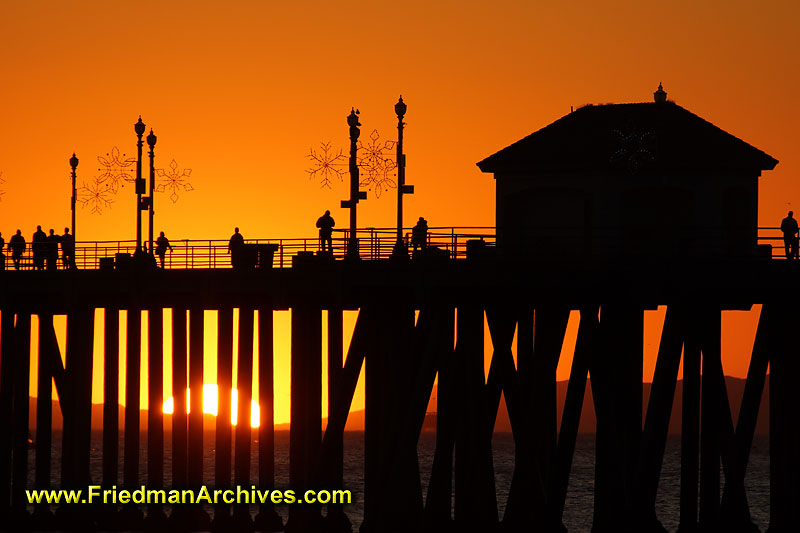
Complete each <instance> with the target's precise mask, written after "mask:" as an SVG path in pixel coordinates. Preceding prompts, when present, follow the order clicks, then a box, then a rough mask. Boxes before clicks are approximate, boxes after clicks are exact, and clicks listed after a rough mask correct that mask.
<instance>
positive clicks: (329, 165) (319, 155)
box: [306, 142, 347, 189]
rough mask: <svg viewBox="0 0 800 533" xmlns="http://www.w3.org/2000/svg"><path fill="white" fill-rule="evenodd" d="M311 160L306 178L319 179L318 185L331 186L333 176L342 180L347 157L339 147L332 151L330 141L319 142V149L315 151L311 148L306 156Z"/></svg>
mask: <svg viewBox="0 0 800 533" xmlns="http://www.w3.org/2000/svg"><path fill="white" fill-rule="evenodd" d="M306 157H308V158H309V159H310V160H311V163H312V165H313V166H312V167H311V168H310V169H308V170H306V172H308V179H310V180H313V179H319V182H320V187H327V188H328V189H330V188H331V182H332V181H333V179H334V178H337V179H338V180H339V181H342V180H343V178H342V176H343V175H344V173H345V164H346V161H347V158H346V157H345V156H344V153H342V149H341V148H340V149H339V151H338V152H333V151H332V149H331V143H330V142H327V143H320V151H319V152H317V151H316V150H314V149H313V148H311V150H310V151H309V154H308V155H307V156H306Z"/></svg>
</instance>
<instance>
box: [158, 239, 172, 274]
mask: <svg viewBox="0 0 800 533" xmlns="http://www.w3.org/2000/svg"><path fill="white" fill-rule="evenodd" d="M167 248H169V251H170V253H172V246H171V245H170V243H169V239H167V238H166V237H165V236H164V232H163V231H162V232H161V234H160V235H159V236H158V239H156V255H157V256H158V259H159V261H161V268H164V255H166V253H167Z"/></svg>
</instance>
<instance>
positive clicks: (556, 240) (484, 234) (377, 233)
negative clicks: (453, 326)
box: [4, 226, 786, 270]
mask: <svg viewBox="0 0 800 533" xmlns="http://www.w3.org/2000/svg"><path fill="white" fill-rule="evenodd" d="M514 231H515V229H514V228H509V230H508V233H509V237H512V234H513V233H514ZM349 233H350V232H349V230H334V233H333V239H332V248H333V251H332V257H333V258H334V259H337V258H342V257H344V256H345V255H346V249H347V243H348V241H349V239H350V235H349ZM630 233H631V232H630V230H628V234H626V233H625V232H622V233H621V232H620V229H619V228H596V227H595V228H592V229H591V231H590V232H587V230H586V229H585V228H578V227H572V228H564V227H552V228H539V229H537V230H536V231H535V232H531V231H527V232H524V235H523V237H524V238H522V241H523V244H521V245H520V246H519V248H520V251H522V252H525V251H526V250H533V251H534V252H538V254H539V255H542V256H544V255H545V254H550V255H551V256H552V257H554V258H557V257H558V256H559V255H564V257H565V258H566V257H569V258H572V257H580V256H584V257H587V256H591V257H594V256H597V255H603V256H614V255H619V254H628V255H631V254H634V255H636V254H637V253H643V254H646V253H651V252H653V251H655V252H656V253H657V252H658V251H659V250H661V251H662V252H665V253H667V254H668V253H669V252H670V250H674V249H680V248H681V247H682V246H684V243H681V242H678V243H677V244H676V243H675V242H672V243H663V242H659V240H658V239H654V240H653V239H650V238H649V237H648V236H647V232H646V228H644V229H641V228H640V229H639V231H638V232H634V233H641V236H640V237H639V238H637V237H636V235H633V236H632V235H630ZM411 237H412V229H411V228H405V229H404V230H403V242H404V244H405V246H406V248H407V249H408V252H409V255H410V256H412V257H413V255H414V253H415V251H414V248H415V247H414V246H413V240H412V238H411ZM357 238H358V241H359V257H360V258H361V259H364V260H381V259H388V258H390V257H391V256H392V253H393V251H394V249H395V245H396V241H397V232H396V229H395V228H363V229H359V230H358V232H357ZM689 238H690V239H691V241H692V243H691V244H686V246H692V247H694V248H695V249H696V250H698V251H701V252H703V251H709V250H722V249H724V246H726V243H725V233H724V230H723V229H722V228H706V229H704V230H703V231H693V232H692V233H691V235H689ZM672 240H673V241H674V240H675V239H672ZM470 241H482V242H483V243H484V244H485V245H487V246H490V247H491V246H495V245H496V244H497V229H496V228H495V227H486V226H462V227H432V228H429V230H428V234H427V238H426V248H427V253H433V254H439V255H440V256H442V257H448V258H450V259H462V258H465V257H466V256H467V248H468V243H469V242H470ZM630 243H633V248H635V249H633V248H632V247H631V246H630ZM170 244H171V246H172V250H171V251H167V253H166V255H165V258H164V267H165V268H168V269H217V268H231V267H232V264H231V254H230V250H229V247H228V241H227V240H224V239H175V240H172V241H170ZM757 244H758V245H759V246H758V250H757V253H756V256H757V257H761V258H772V259H785V258H786V255H785V252H784V241H783V234H782V233H781V231H780V228H778V227H762V228H758V236H757ZM245 248H246V249H249V250H251V251H252V252H253V254H251V256H252V257H254V258H255V259H253V260H252V262H253V264H256V263H257V264H258V266H259V267H261V268H264V267H267V268H269V267H271V268H286V267H291V265H292V261H293V258H294V257H296V256H297V255H299V254H317V253H319V251H320V249H321V243H320V240H319V238H317V237H310V238H309V237H306V238H288V239H271V238H270V239H247V240H245ZM44 249H46V245H43V250H44ZM135 251H136V242H135V241H134V240H118V241H79V242H77V243H76V250H75V264H76V266H77V268H79V269H98V268H103V266H104V265H108V266H109V267H110V266H111V265H113V264H116V265H117V266H118V267H119V266H120V265H124V263H125V261H128V260H129V259H130V258H131V257H132V256H133V254H134V252H135ZM4 253H5V268H6V269H13V268H14V264H13V262H12V258H11V251H10V250H4ZM43 253H44V252H43ZM259 254H260V258H259ZM265 254H266V259H265ZM156 260H158V259H157V258H156ZM55 263H56V268H58V269H63V268H64V265H63V262H62V258H61V253H60V251H59V254H58V260H57V261H55ZM33 264H34V261H33V248H32V243H28V244H27V248H26V250H25V252H24V254H23V255H22V258H21V261H20V268H21V269H24V270H30V269H33Z"/></svg>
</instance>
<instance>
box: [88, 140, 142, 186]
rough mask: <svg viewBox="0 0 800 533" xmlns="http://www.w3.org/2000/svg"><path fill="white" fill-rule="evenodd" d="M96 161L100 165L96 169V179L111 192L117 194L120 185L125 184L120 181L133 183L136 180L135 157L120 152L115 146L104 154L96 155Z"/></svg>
mask: <svg viewBox="0 0 800 533" xmlns="http://www.w3.org/2000/svg"><path fill="white" fill-rule="evenodd" d="M97 161H98V162H99V163H100V165H101V168H99V169H97V170H98V171H99V172H100V175H99V176H98V177H97V181H98V183H105V184H106V185H107V186H108V188H109V190H110V191H111V192H112V193H113V194H117V191H118V190H119V187H120V185H122V186H123V187H124V186H125V185H124V184H121V182H125V181H127V182H129V183H133V182H134V181H135V180H136V177H135V176H134V172H135V170H136V166H135V165H136V159H133V158H127V157H126V156H125V154H120V152H119V148H117V147H116V146H114V147H113V148H112V149H111V152H110V153H107V154H106V155H105V156H102V155H100V156H97Z"/></svg>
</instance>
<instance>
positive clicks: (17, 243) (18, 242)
mask: <svg viewBox="0 0 800 533" xmlns="http://www.w3.org/2000/svg"><path fill="white" fill-rule="evenodd" d="M26 247H27V245H26V243H25V237H23V236H22V230H17V234H16V235H12V236H11V239H10V240H9V241H8V249H9V250H10V251H11V260H12V261H14V269H15V270H19V262H20V260H21V259H22V254H23V252H25V248H26Z"/></svg>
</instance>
